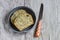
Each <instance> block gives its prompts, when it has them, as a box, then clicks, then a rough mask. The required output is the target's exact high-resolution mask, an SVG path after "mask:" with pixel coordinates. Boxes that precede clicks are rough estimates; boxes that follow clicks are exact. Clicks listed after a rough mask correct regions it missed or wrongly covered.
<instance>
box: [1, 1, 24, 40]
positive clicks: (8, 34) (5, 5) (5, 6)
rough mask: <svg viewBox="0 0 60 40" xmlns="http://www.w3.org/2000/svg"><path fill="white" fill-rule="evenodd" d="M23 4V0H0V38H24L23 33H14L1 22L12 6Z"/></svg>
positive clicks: (6, 24) (22, 39)
mask: <svg viewBox="0 0 60 40" xmlns="http://www.w3.org/2000/svg"><path fill="white" fill-rule="evenodd" d="M18 6H24V0H0V40H24V39H25V35H24V34H23V35H22V34H19V33H14V32H13V31H12V30H11V28H10V27H9V26H8V23H6V22H5V23H4V24H5V25H4V24H3V19H4V17H5V16H6V14H8V13H9V12H10V11H11V10H12V9H13V8H15V7H18Z"/></svg>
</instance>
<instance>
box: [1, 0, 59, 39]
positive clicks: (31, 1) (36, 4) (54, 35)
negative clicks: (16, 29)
mask: <svg viewBox="0 0 60 40" xmlns="http://www.w3.org/2000/svg"><path fill="white" fill-rule="evenodd" d="M41 3H43V4H44V11H43V19H42V20H43V21H42V29H41V36H40V37H39V38H35V37H33V35H34V31H35V28H36V24H35V25H34V27H33V28H32V29H31V30H30V31H29V32H28V33H26V34H17V33H13V32H12V31H11V29H9V27H8V26H7V23H5V26H6V27H7V29H6V28H5V26H4V24H3V19H4V17H5V15H6V14H8V12H9V11H10V10H12V9H13V8H15V7H17V6H27V7H29V8H31V9H32V10H33V11H34V12H35V15H36V23H37V20H38V15H39V8H40V4H41ZM7 30H8V31H7ZM9 30H10V31H9ZM0 40H60V0H0Z"/></svg>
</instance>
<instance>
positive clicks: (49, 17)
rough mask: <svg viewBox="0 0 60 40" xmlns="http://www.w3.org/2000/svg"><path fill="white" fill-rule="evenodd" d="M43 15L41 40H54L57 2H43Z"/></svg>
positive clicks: (54, 0)
mask: <svg viewBox="0 0 60 40" xmlns="http://www.w3.org/2000/svg"><path fill="white" fill-rule="evenodd" d="M42 2H43V3H44V15H43V28H42V37H43V40H56V39H55V38H56V32H55V31H56V27H57V0H43V1H42Z"/></svg>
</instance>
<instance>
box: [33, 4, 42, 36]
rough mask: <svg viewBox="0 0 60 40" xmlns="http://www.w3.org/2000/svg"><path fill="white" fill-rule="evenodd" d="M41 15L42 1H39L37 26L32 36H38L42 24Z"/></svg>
mask: <svg viewBox="0 0 60 40" xmlns="http://www.w3.org/2000/svg"><path fill="white" fill-rule="evenodd" d="M42 16H43V3H41V7H40V11H39V17H38V22H37V27H36V31H35V34H34V36H35V37H39V36H40V31H41V30H40V29H41V26H42Z"/></svg>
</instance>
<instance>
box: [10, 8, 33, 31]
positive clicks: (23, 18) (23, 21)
mask: <svg viewBox="0 0 60 40" xmlns="http://www.w3.org/2000/svg"><path fill="white" fill-rule="evenodd" d="M11 22H12V24H14V25H15V26H16V28H17V29H19V30H20V31H22V30H24V29H25V28H27V27H29V26H30V25H32V24H34V21H33V17H32V16H31V15H30V14H29V13H27V12H26V11H25V10H23V9H21V10H17V11H16V12H14V14H13V15H12V16H11Z"/></svg>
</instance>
